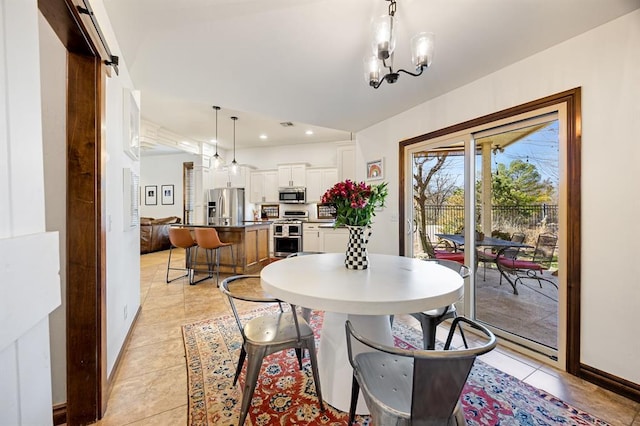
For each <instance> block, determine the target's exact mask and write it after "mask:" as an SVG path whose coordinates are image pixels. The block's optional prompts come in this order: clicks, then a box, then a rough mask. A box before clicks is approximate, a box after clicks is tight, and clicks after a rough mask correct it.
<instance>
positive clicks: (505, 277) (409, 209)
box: [404, 106, 566, 362]
mask: <svg viewBox="0 0 640 426" xmlns="http://www.w3.org/2000/svg"><path fill="white" fill-rule="evenodd" d="M563 117H564V115H563V110H562V108H561V107H557V106H554V107H552V108H542V109H539V110H536V111H532V112H530V113H527V114H521V115H518V116H517V117H514V118H512V119H510V120H500V121H496V122H490V123H487V124H485V125H482V126H477V127H471V128H469V129H465V130H464V131H460V132H457V133H452V134H447V135H444V136H441V137H435V138H432V139H428V140H424V141H422V142H419V143H413V144H411V145H410V146H407V147H406V148H405V154H404V174H405V176H404V181H405V182H406V188H405V191H406V192H405V194H407V195H405V203H404V204H405V206H404V211H405V219H406V228H405V239H404V242H405V255H411V256H413V257H419V258H427V257H434V256H435V257H438V256H440V255H441V253H442V252H443V251H449V252H455V251H459V252H462V253H464V259H465V264H468V265H473V266H472V270H474V271H475V273H474V274H472V276H471V277H470V278H469V279H468V282H467V283H466V286H465V300H464V301H463V302H462V303H461V304H460V305H461V306H460V311H461V312H464V313H465V315H466V316H468V317H471V318H474V319H476V320H478V321H480V322H482V323H484V324H486V325H488V326H489V327H491V328H492V329H493V330H494V331H495V332H496V333H497V334H498V335H499V336H501V337H503V338H504V339H506V340H508V341H511V342H513V343H515V344H518V345H521V346H525V347H527V348H528V349H531V350H533V351H535V352H537V353H540V354H543V355H545V356H547V357H548V358H549V359H551V360H558V358H559V350H560V349H562V348H563V346H564V344H563V339H564V338H565V337H566V335H564V334H562V333H559V329H560V327H561V326H564V325H565V324H566V323H565V321H566V320H565V318H566V312H565V309H564V306H565V304H566V281H565V280H564V279H563V274H561V273H559V271H561V263H562V256H563V252H562V244H561V241H563V235H562V233H563V226H562V217H563V216H564V213H565V212H563V211H562V209H563V203H562V199H563V197H565V196H566V194H564V193H563V189H562V183H563V175H562V170H561V169H562V168H561V164H562V156H563V155H564V154H563V149H562V143H561V140H562V137H561V136H560V135H561V133H562V130H563V128H564V126H565V125H564V124H563V122H562V119H563ZM541 236H542V237H541ZM540 238H542V239H543V240H544V242H545V243H547V244H546V247H545V250H544V251H545V252H544V253H542V250H536V248H538V249H540V245H539V240H540ZM537 246H538V247H537ZM543 254H544V255H545V256H544V257H543ZM560 352H561V351H560ZM560 358H562V356H560ZM551 362H553V361H551Z"/></svg>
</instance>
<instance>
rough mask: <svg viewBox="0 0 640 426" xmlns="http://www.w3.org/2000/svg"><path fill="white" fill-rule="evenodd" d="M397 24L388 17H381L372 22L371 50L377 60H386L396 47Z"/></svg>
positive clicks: (392, 18) (393, 19) (391, 17)
mask: <svg viewBox="0 0 640 426" xmlns="http://www.w3.org/2000/svg"><path fill="white" fill-rule="evenodd" d="M396 26H397V22H396V21H395V18H394V17H393V16H390V15H382V16H380V17H378V18H377V19H375V20H374V21H373V28H372V29H373V40H372V48H373V51H374V53H375V54H376V56H377V57H378V59H381V60H384V59H387V58H388V57H389V56H391V54H392V53H393V50H394V49H395V47H396V38H395V35H394V34H395V27H396Z"/></svg>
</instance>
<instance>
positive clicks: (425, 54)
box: [411, 32, 435, 70]
mask: <svg viewBox="0 0 640 426" xmlns="http://www.w3.org/2000/svg"><path fill="white" fill-rule="evenodd" d="M434 38H435V36H434V34H433V33H426V32H422V33H418V34H416V35H415V36H413V37H412V38H411V62H413V65H415V66H416V70H419V69H421V68H422V67H425V68H426V67H429V65H431V61H432V60H433V50H434Z"/></svg>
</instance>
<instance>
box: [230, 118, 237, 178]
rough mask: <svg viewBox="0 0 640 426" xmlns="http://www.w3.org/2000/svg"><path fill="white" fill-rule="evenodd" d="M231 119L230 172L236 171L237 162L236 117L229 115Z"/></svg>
mask: <svg viewBox="0 0 640 426" xmlns="http://www.w3.org/2000/svg"><path fill="white" fill-rule="evenodd" d="M231 119H232V120H233V161H232V162H231V173H233V174H234V175H235V174H236V173H238V162H237V161H236V121H237V120H238V117H231Z"/></svg>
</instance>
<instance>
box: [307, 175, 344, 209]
mask: <svg viewBox="0 0 640 426" xmlns="http://www.w3.org/2000/svg"><path fill="white" fill-rule="evenodd" d="M336 182H338V169H337V168H335V167H330V168H318V169H307V202H308V203H317V202H319V201H320V198H321V197H322V195H323V194H324V193H325V191H326V190H327V189H329V188H331V187H332V186H333V185H334V184H335V183H336Z"/></svg>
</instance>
